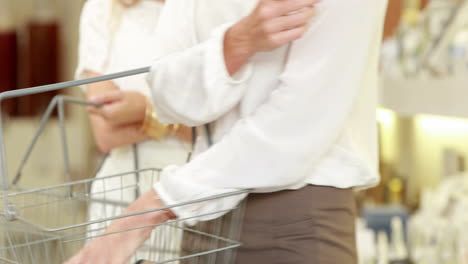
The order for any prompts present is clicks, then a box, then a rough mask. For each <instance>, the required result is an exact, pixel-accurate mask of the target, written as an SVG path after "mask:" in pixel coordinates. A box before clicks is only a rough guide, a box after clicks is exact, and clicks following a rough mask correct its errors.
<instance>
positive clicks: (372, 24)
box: [155, 0, 386, 220]
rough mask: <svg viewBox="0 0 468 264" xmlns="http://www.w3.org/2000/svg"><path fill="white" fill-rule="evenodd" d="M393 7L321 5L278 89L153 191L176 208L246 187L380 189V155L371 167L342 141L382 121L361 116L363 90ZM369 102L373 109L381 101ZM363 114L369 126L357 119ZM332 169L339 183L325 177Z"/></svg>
mask: <svg viewBox="0 0 468 264" xmlns="http://www.w3.org/2000/svg"><path fill="white" fill-rule="evenodd" d="M385 6H386V1H385V0H327V1H322V3H321V5H320V9H319V13H318V16H317V17H316V18H315V19H314V21H313V22H312V24H311V27H310V29H309V31H308V32H307V33H306V35H305V36H304V37H303V38H302V39H300V40H298V41H296V42H294V43H293V44H292V46H291V49H290V52H289V57H288V59H287V63H286V65H285V69H284V71H283V73H282V74H281V76H279V82H278V86H277V88H276V89H274V90H273V92H271V93H270V94H269V95H268V97H267V99H266V100H265V102H264V103H263V104H260V105H259V106H258V107H257V108H256V109H255V110H254V111H253V112H252V114H250V115H248V116H245V117H243V118H241V119H240V120H238V121H237V122H236V123H235V125H234V126H233V127H232V129H231V130H230V131H229V132H228V133H227V134H226V135H225V136H224V137H223V138H222V139H221V140H220V141H219V142H217V143H216V144H215V145H214V146H213V147H211V148H210V149H208V150H207V151H205V152H204V153H201V154H200V155H198V156H197V157H196V158H195V159H194V160H193V161H191V162H190V163H189V164H187V165H185V166H182V167H175V166H173V167H169V168H167V169H165V170H164V171H163V173H162V178H161V181H160V182H159V183H158V184H157V185H156V187H155V188H156V190H157V192H158V193H159V194H160V195H161V197H162V199H163V200H164V201H166V202H167V203H169V204H173V203H178V202H183V201H190V200H194V199H198V198H201V197H206V196H210V195H213V194H219V193H223V192H228V191H235V190H239V189H254V191H256V192H266V191H274V190H283V189H295V188H301V187H303V186H304V185H306V184H323V185H331V186H335V187H340V188H349V187H354V186H358V185H361V184H363V185H366V184H374V183H375V180H376V177H377V176H376V170H375V164H368V163H370V162H373V161H374V159H373V157H372V158H369V159H367V161H368V162H367V163H366V158H367V157H365V156H364V155H362V153H363V152H361V151H359V150H356V151H354V152H353V153H351V154H350V152H349V151H344V150H343V151H342V148H344V147H343V146H341V145H340V144H341V143H342V142H343V138H347V139H348V138H352V137H353V136H355V135H354V134H355V132H356V131H355V130H354V128H355V127H356V126H359V125H360V129H361V130H362V131H363V132H365V130H366V129H367V127H370V128H372V131H374V130H373V129H374V128H373V126H375V125H376V124H375V119H373V117H372V116H374V115H375V112H373V113H366V114H365V115H357V114H356V112H359V111H360V110H361V109H362V106H361V105H359V104H360V103H361V101H362V99H361V98H359V97H360V96H361V95H362V94H363V91H366V89H372V85H375V83H374V79H375V75H376V69H377V54H378V53H377V49H378V46H379V44H380V38H381V32H382V24H383V17H384V10H385ZM282 59H284V58H278V60H279V61H281V60H282ZM270 78H271V77H270ZM364 88H366V89H364ZM249 89H255V87H249ZM373 89H376V87H375V86H374V87H373ZM156 97H157V96H156ZM194 100H195V99H194ZM366 104H367V106H368V107H367V106H366V107H367V108H366V109H369V110H370V111H372V109H373V107H375V100H374V101H372V100H369V101H368V102H367V103H366ZM363 116H364V117H366V120H364V122H363V120H357V119H358V118H362V117H363ZM356 120H357V121H356ZM360 122H361V123H360ZM373 122H374V123H373ZM358 123H360V124H358ZM363 124H364V125H363ZM351 130H353V131H352V133H349V132H350V131H351ZM357 134H358V133H357ZM358 137H359V135H357V136H356V138H358ZM367 140H369V142H368V145H369V146H359V147H362V148H367V147H369V149H373V146H375V142H373V141H372V140H373V139H372V138H369V139H367ZM349 141H352V143H354V144H356V143H359V142H358V140H356V141H354V142H353V140H352V139H351V140H349ZM343 153H344V154H343ZM351 163H352V164H351ZM354 169H355V170H354ZM327 173H330V174H331V175H333V174H336V175H338V177H337V178H327V177H326V176H327ZM340 174H343V175H340ZM324 176H325V177H324ZM339 177H341V178H339ZM353 177H354V178H353ZM340 179H342V182H339V181H340ZM364 181H365V182H364ZM242 198H243V197H237V198H232V197H231V198H226V199H222V200H219V201H217V202H206V203H204V204H202V205H193V206H186V207H182V208H178V209H176V210H175V211H176V213H177V214H178V215H179V216H181V217H188V216H194V215H197V214H202V213H207V212H210V210H213V208H222V209H226V208H232V207H233V206H234V205H235V204H237V203H238V202H239V200H240V199H242ZM215 203H216V204H215ZM207 219H209V217H207V218H202V220H207ZM199 220H200V219H199Z"/></svg>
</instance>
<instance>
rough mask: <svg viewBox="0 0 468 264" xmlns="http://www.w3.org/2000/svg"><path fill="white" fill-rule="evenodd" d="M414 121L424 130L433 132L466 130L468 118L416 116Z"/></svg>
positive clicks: (467, 128)
mask: <svg viewBox="0 0 468 264" xmlns="http://www.w3.org/2000/svg"><path fill="white" fill-rule="evenodd" d="M416 122H417V123H418V124H419V126H420V127H421V128H422V129H424V130H429V131H433V132H449V131H450V132H466V131H467V130H468V120H465V119H455V118H446V117H437V116H418V117H416Z"/></svg>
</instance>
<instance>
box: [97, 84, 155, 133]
mask: <svg viewBox="0 0 468 264" xmlns="http://www.w3.org/2000/svg"><path fill="white" fill-rule="evenodd" d="M89 100H90V101H91V102H93V103H96V104H102V105H103V106H101V107H89V108H88V111H89V112H90V114H96V115H100V116H102V117H103V118H104V119H105V120H106V121H107V122H109V124H111V125H114V126H122V125H128V124H135V123H141V122H142V121H143V120H144V118H145V111H146V104H147V99H146V97H145V96H144V95H143V94H141V93H139V92H135V91H120V90H119V91H111V92H108V93H106V94H104V95H100V96H97V97H93V98H90V99H89Z"/></svg>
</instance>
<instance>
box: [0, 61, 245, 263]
mask: <svg viewBox="0 0 468 264" xmlns="http://www.w3.org/2000/svg"><path fill="white" fill-rule="evenodd" d="M148 71H149V67H144V68H139V69H133V70H129V71H124V72H119V73H114V74H109V75H103V76H99V77H94V78H89V79H84V80H78V81H71V82H64V83H57V84H52V85H45V86H40V87H34V88H28V89H21V90H15V91H9V92H4V93H0V105H1V103H2V101H3V100H5V99H9V98H16V97H21V96H27V95H32V94H37V93H42V92H47V91H54V90H60V89H64V88H69V87H74V86H79V85H85V84H90V83H96V82H100V81H105V80H112V79H116V78H122V77H127V76H132V75H137V74H144V73H147V72H148ZM64 102H71V103H75V104H81V105H90V104H91V105H93V104H92V103H89V102H86V101H83V100H80V99H76V98H70V97H67V96H59V97H56V98H54V100H53V101H52V102H51V104H50V106H49V107H48V108H47V110H46V112H45V113H44V115H43V118H42V119H41V122H40V124H39V126H38V130H37V133H36V135H35V136H34V138H33V139H32V142H31V144H30V145H29V147H28V149H27V151H26V154H25V156H24V158H23V161H22V163H21V165H20V168H19V169H18V172H17V174H16V176H15V178H14V180H13V184H10V183H9V182H8V178H7V175H8V173H7V172H8V171H7V166H6V162H5V157H6V153H5V146H4V143H5V139H4V136H3V122H2V114H1V108H0V173H1V175H0V187H1V188H0V231H1V232H0V263H21V264H23V263H24V264H28V263H61V262H63V261H65V260H67V259H68V258H70V257H71V256H73V255H74V254H75V253H77V251H78V250H80V249H81V248H82V247H83V246H84V245H85V244H86V243H87V242H88V241H90V240H91V239H93V238H95V237H99V236H102V235H104V234H103V233H104V230H105V229H106V227H108V226H109V225H110V223H111V222H112V221H113V220H116V219H119V218H125V217H133V216H135V215H141V214H146V213H150V212H154V211H160V210H165V209H171V208H174V207H179V206H186V205H190V204H196V203H204V202H207V201H210V200H216V199H224V198H226V197H229V196H234V195H245V194H246V193H247V192H248V191H238V192H232V193H225V194H220V195H216V196H212V197H206V198H203V199H198V200H194V201H187V202H184V203H180V204H175V205H170V206H167V207H164V208H155V209H153V210H149V211H144V212H138V213H133V214H127V215H121V213H122V212H123V211H124V209H125V208H126V207H127V206H128V205H129V204H130V203H131V202H132V201H133V200H134V199H135V198H136V194H138V193H144V192H145V191H147V190H149V189H150V188H151V187H152V186H153V184H154V183H155V182H156V181H157V180H158V178H159V172H160V170H159V169H146V170H138V171H132V172H128V173H122V174H118V175H112V176H107V177H100V178H94V179H89V180H82V181H76V182H70V179H71V177H70V166H69V164H68V163H69V161H68V146H67V137H66V132H65V123H64V115H63V103H64ZM54 107H58V113H59V120H60V124H61V137H62V138H61V139H62V143H63V155H64V160H65V179H66V180H67V183H65V184H61V185H56V186H50V187H46V188H39V189H28V190H22V189H21V188H19V187H18V182H19V181H20V179H21V177H22V168H23V166H24V164H25V163H26V162H27V161H28V159H29V156H30V154H31V151H32V149H33V148H34V146H35V144H36V142H37V140H38V138H39V135H40V134H41V133H42V131H43V129H44V126H45V123H46V122H47V121H48V119H49V117H50V114H51V113H52V110H53V109H54ZM137 175H138V176H137ZM242 214H243V210H242V205H241V206H239V207H236V208H229V209H227V210H226V209H224V210H221V208H217V209H216V208H215V210H213V211H212V212H210V213H209V214H205V215H198V216H194V217H192V218H198V217H206V216H207V215H211V216H216V217H219V216H221V215H224V216H223V217H222V218H217V219H216V220H212V221H210V222H209V223H205V224H202V225H199V226H196V227H187V226H185V225H184V224H183V222H184V220H188V219H177V220H172V221H169V222H166V223H162V224H158V225H155V226H152V227H153V228H154V230H153V232H152V234H151V237H150V239H149V240H148V241H146V242H145V244H144V245H143V246H142V247H141V248H140V249H139V250H138V251H137V252H136V253H135V255H134V256H133V258H132V259H131V261H130V263H135V262H137V261H140V260H145V261H146V262H144V263H145V264H146V263H180V264H218V263H222V264H230V263H233V261H234V255H235V251H233V249H235V248H237V247H239V246H240V243H239V242H238V240H239V235H240V228H241V226H240V223H241V220H242ZM140 228H148V227H135V228H133V229H129V230H119V231H118V233H121V232H132V231H135V230H136V229H140ZM106 235H112V234H106ZM138 263H141V262H138Z"/></svg>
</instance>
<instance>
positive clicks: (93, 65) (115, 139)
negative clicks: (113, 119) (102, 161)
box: [76, 0, 144, 152]
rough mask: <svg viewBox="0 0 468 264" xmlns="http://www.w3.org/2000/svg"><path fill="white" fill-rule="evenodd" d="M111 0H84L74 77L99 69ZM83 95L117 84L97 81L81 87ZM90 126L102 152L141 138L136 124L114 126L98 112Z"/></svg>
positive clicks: (106, 46) (105, 45)
mask: <svg viewBox="0 0 468 264" xmlns="http://www.w3.org/2000/svg"><path fill="white" fill-rule="evenodd" d="M110 3H111V1H101V0H88V1H86V3H85V5H84V7H83V10H82V14H81V19H80V42H79V49H78V51H79V52H78V53H79V54H78V66H77V69H76V78H77V79H82V78H89V77H94V76H97V74H96V73H99V72H103V69H104V66H105V64H106V60H107V58H108V52H109V39H110V36H109V30H108V26H107V21H108V19H109V10H110V6H109V5H110ZM83 88H84V91H85V93H86V94H87V97H88V98H90V97H92V96H96V95H100V94H103V93H107V92H110V91H117V90H118V88H117V87H116V86H115V84H114V83H113V82H110V81H107V82H100V83H95V84H90V85H88V86H86V87H83ZM90 120H91V126H92V129H93V132H94V136H95V140H96V143H97V146H98V148H99V149H100V150H101V151H103V152H109V151H110V150H111V149H113V148H116V147H120V146H123V145H127V144H131V143H134V142H138V141H141V140H143V139H144V137H143V135H142V134H141V133H140V131H139V128H138V126H137V124H126V125H125V126H121V127H115V126H113V125H111V124H110V123H109V122H106V121H105V120H104V119H103V118H102V117H100V116H98V115H92V114H91V115H90Z"/></svg>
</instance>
